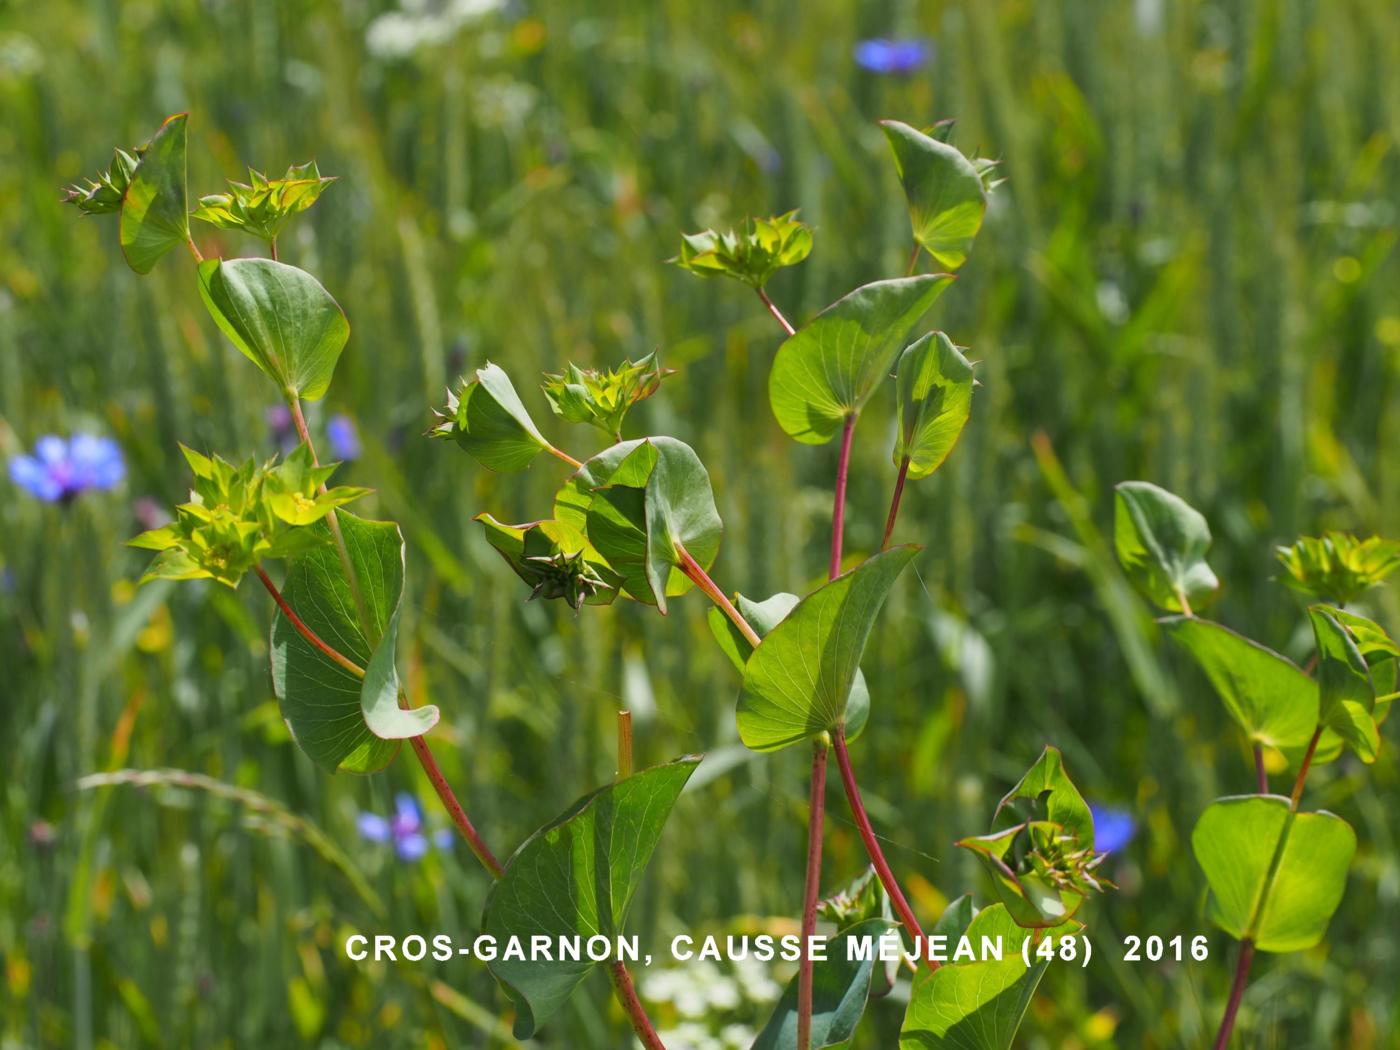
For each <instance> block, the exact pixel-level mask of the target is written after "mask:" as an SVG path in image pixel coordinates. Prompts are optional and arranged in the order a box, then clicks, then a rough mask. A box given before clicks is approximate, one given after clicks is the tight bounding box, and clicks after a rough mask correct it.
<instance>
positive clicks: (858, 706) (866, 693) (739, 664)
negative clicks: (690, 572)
mask: <svg viewBox="0 0 1400 1050" xmlns="http://www.w3.org/2000/svg"><path fill="white" fill-rule="evenodd" d="M799 601H801V599H800V598H798V597H797V595H795V594H788V593H786V592H785V591H779V592H778V593H777V594H775V595H773V596H772V597H771V598H768V599H766V600H764V601H761V602H755V601H750V600H749V599H748V598H745V597H744V596H743V595H742V594H736V595H735V596H734V607H735V608H736V609H738V610H739V615H740V616H742V617H743V618H744V619H745V620H747V621H748V624H749V626H750V627H752V628H753V629H754V631H755V632H756V633H757V634H758V637H759V638H760V639H762V638H766V637H768V632H769V631H771V630H772V629H773V628H774V627H776V626H778V624H779V623H780V622H781V621H782V619H783V617H785V616H787V614H788V613H790V612H792V610H793V608H794V607H795V606H796V605H797V603H798V602H799ZM706 618H707V620H708V621H709V624H710V633H712V634H713V635H714V636H715V641H717V642H718V643H719V647H720V649H721V650H722V651H723V652H724V655H725V656H727V657H729V662H730V663H732V664H733V665H734V669H735V670H736V671H738V672H739V673H740V674H741V675H742V674H743V673H744V664H746V663H748V660H749V654H750V653H752V652H753V646H752V645H750V644H749V640H748V639H747V638H745V637H744V636H743V634H742V633H741V632H740V631H739V628H737V627H735V626H734V624H732V623H731V622H730V621H729V617H727V616H725V615H724V613H722V612H720V611H719V610H718V609H716V608H715V607H714V606H710V610H709V612H708V613H707V614H706ZM869 719H870V689H869V687H868V686H867V685H866V684H865V672H863V671H861V670H860V669H859V668H857V669H856V679H855V682H854V683H853V684H852V685H851V695H850V696H849V697H847V699H846V739H847V740H855V739H856V738H857V737H859V736H860V735H861V733H863V732H864V731H865V725H866V722H868V721H869Z"/></svg>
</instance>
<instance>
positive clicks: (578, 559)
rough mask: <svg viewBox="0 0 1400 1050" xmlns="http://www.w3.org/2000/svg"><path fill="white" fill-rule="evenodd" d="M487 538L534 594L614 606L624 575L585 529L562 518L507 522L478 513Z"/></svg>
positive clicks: (576, 603)
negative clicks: (605, 558) (592, 543)
mask: <svg viewBox="0 0 1400 1050" xmlns="http://www.w3.org/2000/svg"><path fill="white" fill-rule="evenodd" d="M474 520H475V521H479V522H481V525H482V528H483V529H485V531H486V540H487V542H488V543H490V544H491V546H492V547H494V548H496V550H497V551H498V552H499V553H500V555H501V557H502V558H504V559H505V560H506V564H507V565H509V566H510V567H511V569H512V570H514V572H515V574H516V575H517V576H519V577H520V578H521V579H522V580H524V581H525V582H526V583H528V584H529V585H530V587H531V592H530V597H531V598H532V599H533V598H545V599H550V598H563V599H564V600H565V601H566V602H568V604H569V605H570V606H571V607H572V608H573V609H575V610H577V609H578V608H579V607H580V606H582V605H583V604H584V603H587V604H589V605H611V604H612V602H613V599H615V598H616V597H617V593H618V587H619V586H620V585H621V583H622V579H621V577H619V576H618V575H617V573H615V572H613V571H612V570H611V569H610V568H608V565H607V563H606V562H605V561H603V559H602V558H601V557H600V556H599V555H598V553H597V552H596V551H595V550H593V548H592V547H591V546H590V545H589V543H588V540H587V539H585V538H584V535H583V533H582V532H580V531H579V530H578V529H576V528H575V527H574V526H572V525H569V524H568V523H566V522H562V521H531V522H527V523H525V524H524V525H506V524H503V523H501V522H499V521H497V520H496V519H495V518H493V517H492V516H491V515H490V514H478V515H477V516H476V518H475V519H474Z"/></svg>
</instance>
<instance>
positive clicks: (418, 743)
mask: <svg viewBox="0 0 1400 1050" xmlns="http://www.w3.org/2000/svg"><path fill="white" fill-rule="evenodd" d="M408 742H409V744H410V746H412V748H413V753H414V754H415V755H417V756H418V763H419V765H421V766H422V767H423V772H424V773H427V774H428V781H429V782H430V783H431V784H432V785H433V790H434V791H436V792H437V797H438V798H440V799H441V800H442V805H443V808H444V809H446V810H447V815H448V816H449V817H451V818H452V823H453V824H455V825H457V830H458V831H460V832H461V833H462V838H464V839H466V840H467V845H468V846H469V847H471V851H472V852H473V853H475V854H476V859H477V860H479V861H481V866H482V867H483V868H485V869H486V870H487V871H489V872H490V873H491V877H492V878H496V879H499V878H500V877H501V876H502V875H504V874H505V868H503V867H502V866H501V862H500V861H499V860H497V859H496V855H495V854H494V853H492V852H491V849H490V847H489V846H487V845H486V842H485V841H484V840H483V839H482V837H481V834H480V833H479V832H478V831H477V830H476V826H475V825H474V824H472V822H471V818H470V817H468V816H467V811H466V810H464V809H463V808H462V804H461V803H460V802H458V801H457V796H456V794H455V793H453V791H452V785H450V784H449V783H448V782H447V778H446V777H444V776H443V775H442V770H441V769H440V768H439V767H438V764H437V759H435V758H434V757H433V753H432V751H430V750H429V749H428V741H427V739H426V738H424V737H421V736H415V737H410V738H409V741H408Z"/></svg>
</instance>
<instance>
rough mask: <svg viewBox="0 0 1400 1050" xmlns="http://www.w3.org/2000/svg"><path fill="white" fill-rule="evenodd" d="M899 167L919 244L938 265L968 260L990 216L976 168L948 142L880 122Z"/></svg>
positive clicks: (953, 267)
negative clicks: (984, 223)
mask: <svg viewBox="0 0 1400 1050" xmlns="http://www.w3.org/2000/svg"><path fill="white" fill-rule="evenodd" d="M880 125H881V126H882V127H883V128H884V129H885V137H886V138H888V139H889V141H890V148H891V149H893V150H894V163H895V169H896V170H897V171H898V172H899V181H900V182H902V183H903V184H904V195H905V197H906V198H908V201H909V218H910V222H911V223H912V225H913V227H914V239H915V240H916V241H918V242H919V243H920V244H921V245H923V246H924V248H925V249H927V250H928V253H929V254H930V255H932V256H933V257H934V258H935V259H936V260H938V262H939V264H940V265H942V266H946V267H948V269H950V270H956V269H957V268H958V267H959V266H961V265H962V264H963V263H965V262H966V261H967V254H968V252H970V251H971V250H972V241H973V238H975V237H976V236H977V231H978V230H980V229H981V228H982V218H983V216H984V215H986V213H987V191H986V189H985V188H984V187H983V183H982V176H981V174H980V173H979V172H978V170H977V166H976V165H975V164H973V162H972V161H970V160H968V159H967V158H966V157H964V156H963V155H962V153H960V152H959V151H958V150H957V149H956V148H954V147H953V146H950V145H948V144H947V143H946V142H940V141H939V140H938V139H936V138H933V137H931V136H929V135H925V134H924V133H923V132H921V131H916V130H915V129H913V128H911V127H910V126H909V125H908V124H901V123H900V122H899V121H897V120H882V121H880Z"/></svg>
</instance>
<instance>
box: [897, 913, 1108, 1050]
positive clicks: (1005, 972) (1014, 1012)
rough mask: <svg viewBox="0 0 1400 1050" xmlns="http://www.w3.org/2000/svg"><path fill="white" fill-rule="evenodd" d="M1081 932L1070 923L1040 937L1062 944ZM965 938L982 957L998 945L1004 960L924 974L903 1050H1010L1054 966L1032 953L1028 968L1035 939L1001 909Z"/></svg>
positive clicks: (907, 1018)
mask: <svg viewBox="0 0 1400 1050" xmlns="http://www.w3.org/2000/svg"><path fill="white" fill-rule="evenodd" d="M1082 928H1083V927H1082V926H1080V924H1079V923H1076V922H1067V923H1065V924H1063V925H1062V926H1057V927H1055V928H1054V929H1051V930H1047V931H1044V933H1043V934H1041V936H1050V937H1055V938H1056V939H1057V940H1058V938H1060V937H1064V936H1067V935H1070V934H1075V933H1077V932H1078V931H1079V930H1080V929H1082ZM962 936H965V937H967V938H968V941H969V942H970V944H971V945H972V946H973V950H974V951H978V952H980V951H981V945H982V944H984V943H986V942H988V941H990V942H991V943H999V944H1000V945H1001V948H1002V956H1001V958H1000V959H980V960H979V961H976V962H970V961H969V962H949V963H945V964H944V965H943V966H941V967H939V968H938V969H937V970H935V971H933V972H929V971H927V970H920V971H919V973H918V974H917V975H916V976H915V977H914V988H913V991H912V992H911V993H910V996H909V1006H908V1008H907V1010H906V1011H905V1014H904V1025H903V1027H902V1028H901V1029H900V1032H899V1050H1010V1047H1011V1043H1012V1040H1014V1039H1015V1038H1016V1030H1017V1029H1018V1028H1020V1026H1021V1019H1022V1018H1023V1017H1025V1015H1026V1008H1027V1007H1028V1006H1029V1005H1030V1001H1031V997H1032V996H1034V995H1035V989H1036V986H1037V985H1039V984H1040V979H1041V977H1043V976H1044V974H1045V970H1046V968H1047V967H1049V965H1050V963H1049V962H1048V961H1047V960H1044V959H1041V958H1039V957H1037V956H1036V955H1035V954H1034V952H1032V954H1031V960H1032V965H1031V966H1030V967H1027V966H1026V963H1025V960H1024V959H1023V957H1022V955H1021V945H1022V944H1023V942H1025V940H1026V939H1027V938H1030V937H1033V936H1036V933H1033V932H1032V931H1030V930H1027V929H1024V928H1023V927H1020V926H1017V925H1016V923H1014V922H1013V921H1012V919H1011V916H1010V915H1009V914H1007V911H1006V909H1005V908H1004V907H1003V906H1002V905H1000V904H993V905H992V906H991V907H989V908H983V909H982V910H981V911H979V912H978V913H977V915H976V917H975V918H973V920H972V922H971V924H969V925H968V927H967V929H966V932H965V933H963V934H962Z"/></svg>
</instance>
